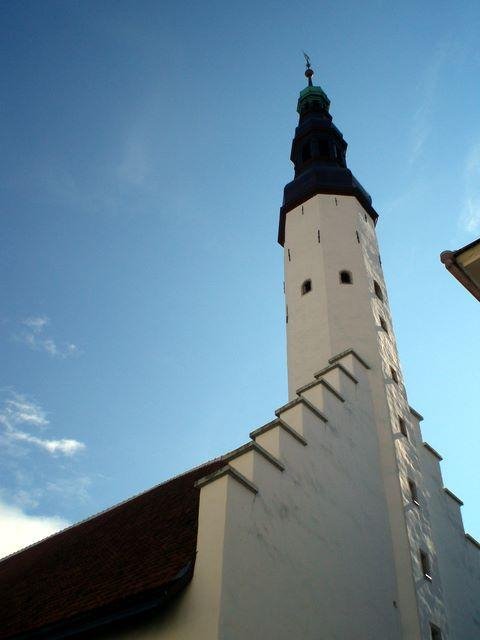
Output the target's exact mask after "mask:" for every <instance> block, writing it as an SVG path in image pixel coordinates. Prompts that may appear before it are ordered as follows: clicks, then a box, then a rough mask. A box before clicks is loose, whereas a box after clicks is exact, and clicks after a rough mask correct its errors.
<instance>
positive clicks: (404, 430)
mask: <svg viewBox="0 0 480 640" xmlns="http://www.w3.org/2000/svg"><path fill="white" fill-rule="evenodd" d="M398 426H399V428H400V433H401V434H402V436H405V438H406V439H407V440H408V431H407V423H406V422H405V420H404V419H403V418H400V417H399V418H398Z"/></svg>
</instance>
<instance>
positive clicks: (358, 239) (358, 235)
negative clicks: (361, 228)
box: [355, 231, 360, 244]
mask: <svg viewBox="0 0 480 640" xmlns="http://www.w3.org/2000/svg"><path fill="white" fill-rule="evenodd" d="M355 233H356V234H357V242H358V244H360V234H359V233H358V231H355Z"/></svg>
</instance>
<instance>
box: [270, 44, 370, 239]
mask: <svg viewBox="0 0 480 640" xmlns="http://www.w3.org/2000/svg"><path fill="white" fill-rule="evenodd" d="M304 55H305V60H306V62H307V69H306V71H305V76H306V77H307V79H308V86H307V87H305V89H303V90H302V91H301V92H300V96H299V98H298V103H297V111H298V114H299V122H298V126H297V128H296V130H295V137H294V139H293V142H292V152H291V154H290V159H291V161H292V162H293V165H294V167H295V178H294V179H293V180H292V182H289V183H288V184H287V185H286V187H285V189H284V198H283V205H282V207H281V209H280V224H279V230H278V241H279V242H280V244H281V245H283V243H284V239H285V219H286V215H287V213H288V212H289V211H291V210H292V209H294V208H295V207H298V206H299V205H300V204H302V203H303V202H305V201H306V200H309V199H310V198H312V197H313V196H315V195H317V194H319V193H331V194H335V195H350V196H355V197H356V198H357V199H358V201H359V202H360V204H361V205H362V206H363V208H364V209H365V211H366V212H367V213H368V214H369V215H370V216H371V218H372V219H373V220H374V222H376V220H377V218H378V214H377V212H376V211H375V209H374V208H373V207H372V199H371V197H370V196H369V194H368V193H367V192H366V191H365V189H364V188H363V187H362V185H361V184H360V183H359V182H358V181H357V180H356V178H355V177H354V176H353V174H352V172H351V171H350V170H349V169H348V167H347V162H346V152H347V143H346V141H345V140H344V138H343V135H342V134H341V132H340V131H339V130H338V129H337V127H336V126H335V125H334V124H333V122H332V116H331V115H330V112H329V109H330V100H329V99H328V96H327V94H326V93H325V91H324V90H323V89H322V87H320V86H315V85H314V84H313V82H312V76H313V74H314V72H313V69H312V68H311V65H310V59H309V57H308V56H307V55H306V54H304Z"/></svg>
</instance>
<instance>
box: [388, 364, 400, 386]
mask: <svg viewBox="0 0 480 640" xmlns="http://www.w3.org/2000/svg"><path fill="white" fill-rule="evenodd" d="M390 374H391V376H392V380H393V381H394V382H396V383H397V384H398V373H397V372H396V371H395V369H394V368H393V367H390Z"/></svg>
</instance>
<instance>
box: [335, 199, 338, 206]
mask: <svg viewBox="0 0 480 640" xmlns="http://www.w3.org/2000/svg"><path fill="white" fill-rule="evenodd" d="M334 200H335V206H336V207H338V200H337V199H336V198H334Z"/></svg>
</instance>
